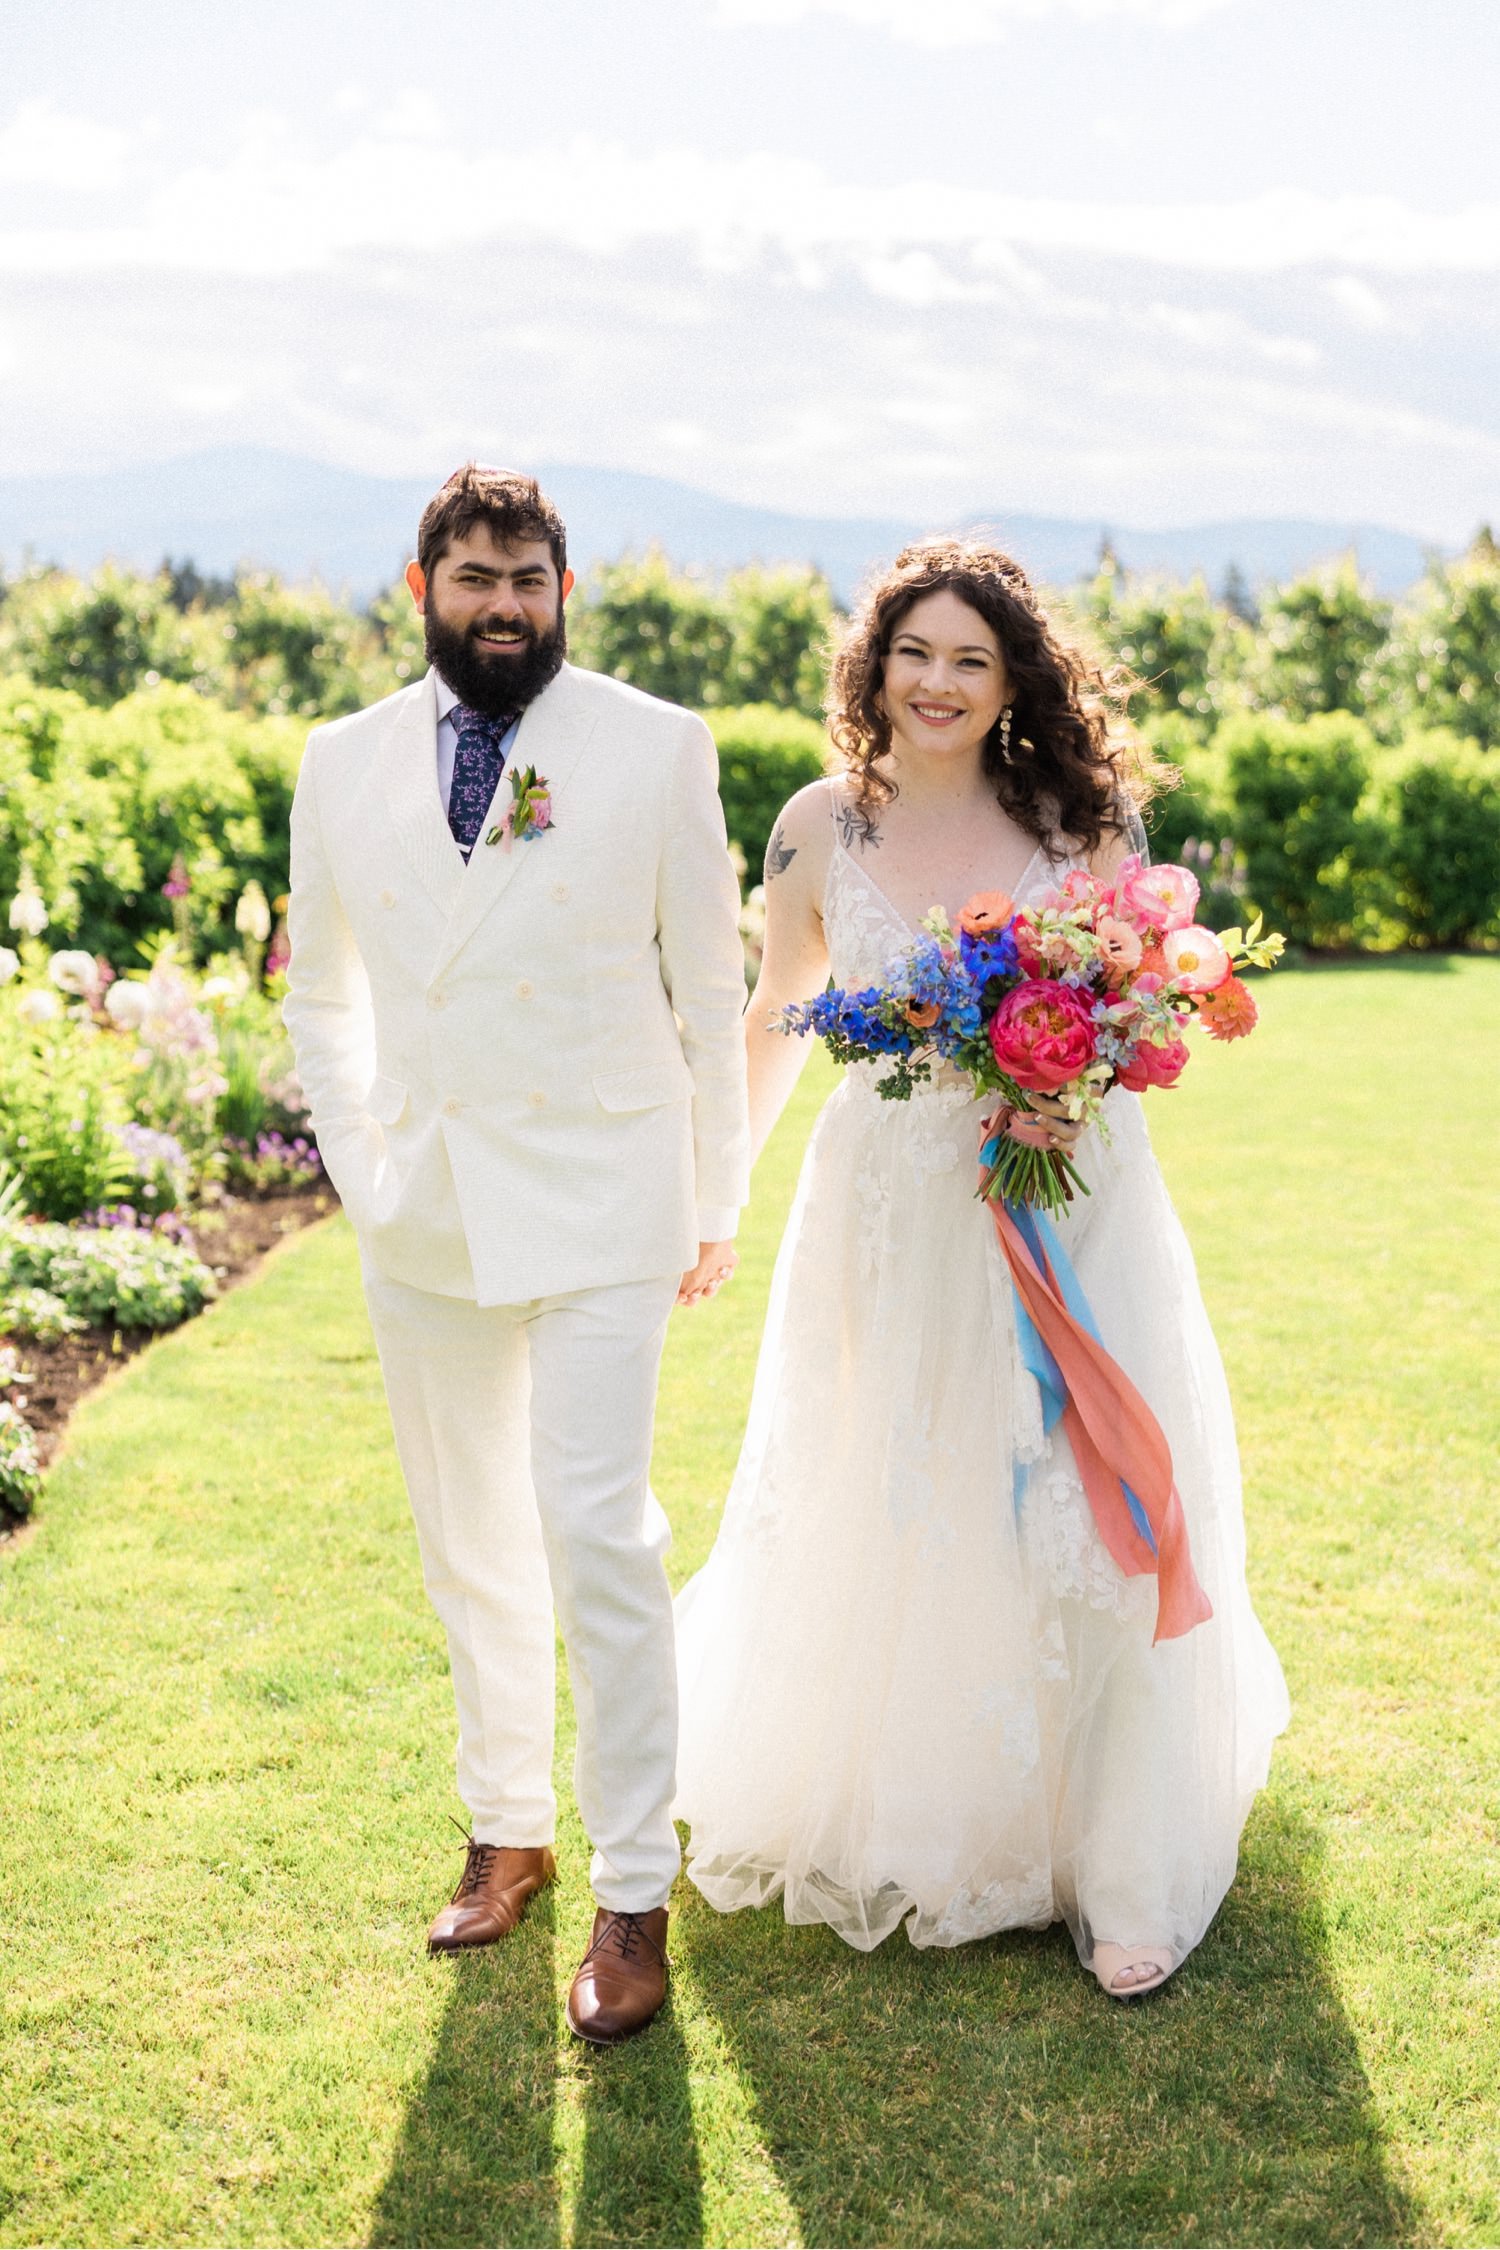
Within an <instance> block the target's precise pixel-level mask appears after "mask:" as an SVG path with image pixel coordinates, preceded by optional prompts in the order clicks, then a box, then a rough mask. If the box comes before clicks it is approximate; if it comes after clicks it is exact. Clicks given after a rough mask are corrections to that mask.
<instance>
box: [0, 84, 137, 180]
mask: <svg viewBox="0 0 1500 2250" xmlns="http://www.w3.org/2000/svg"><path fill="white" fill-rule="evenodd" d="M132 145H133V137H132V135H131V134H129V133H123V132H120V131H118V130H117V129H116V128H115V127H114V126H111V125H98V124H95V123H94V121H93V120H92V119H91V118H87V117H70V116H68V115H67V114H66V113H65V112H64V111H62V110H60V109H58V108H56V107H55V105H54V104H53V103H51V102H48V101H33V102H25V103H23V104H22V106H21V108H20V109H18V110H17V111H16V113H15V115H14V116H13V117H12V118H11V120H10V122H9V123H8V124H6V125H3V126H0V182H3V183H4V184H5V185H6V186H7V187H43V188H66V189H70V190H72V191H73V192H75V193H77V194H82V195H86V194H91V193H97V192H98V191H99V190H100V189H110V188H115V187H118V186H119V184H120V182H121V180H122V179H123V177H124V174H125V160H126V157H127V155H128V154H129V151H130V149H131V147H132Z"/></svg>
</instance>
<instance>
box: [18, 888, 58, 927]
mask: <svg viewBox="0 0 1500 2250" xmlns="http://www.w3.org/2000/svg"><path fill="white" fill-rule="evenodd" d="M51 919H52V917H51V915H50V914H49V913H48V912H47V909H46V907H45V905H44V904H43V902H42V894H41V892H40V891H39V890H38V889H37V888H36V885H35V884H34V883H28V882H25V881H23V882H22V884H21V888H20V889H19V890H18V891H17V893H16V895H15V897H14V898H13V899H12V900H11V902H10V926H11V928H12V929H13V930H19V931H20V933H21V935H22V936H23V937H40V936H41V934H42V932H43V930H45V928H46V927H47V924H48V923H49V922H50V921H51Z"/></svg>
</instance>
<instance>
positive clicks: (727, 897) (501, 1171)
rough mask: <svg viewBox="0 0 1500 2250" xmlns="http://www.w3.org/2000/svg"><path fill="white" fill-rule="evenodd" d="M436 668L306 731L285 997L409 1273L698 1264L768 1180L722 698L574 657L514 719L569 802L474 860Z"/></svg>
mask: <svg viewBox="0 0 1500 2250" xmlns="http://www.w3.org/2000/svg"><path fill="white" fill-rule="evenodd" d="M436 731H437V694H436V688H435V685H434V682H433V677H432V675H431V674H430V673H429V674H428V675H427V676H426V678H424V679H422V680H420V681H418V682H417V683H416V684H415V685H414V686H412V687H409V688H404V689H403V690H402V691H401V692H400V693H399V694H398V695H393V696H391V697H389V698H388V699H387V701H385V702H384V703H377V704H375V705H374V706H373V707H372V708H371V709H369V710H366V711H356V712H354V713H353V714H352V715H351V716H350V717H348V718H345V719H336V720H334V721H333V722H332V724H331V725H328V726H323V727H318V728H316V729H315V730H314V732H313V734H312V735H311V736H310V738H309V740H308V745H307V754H306V756H305V758H304V760H303V763H302V770H301V773H300V775H299V777H298V782H297V790H296V796H295V799H294V802H293V806H292V894H291V913H290V934H291V965H290V969H289V972H288V993H287V1000H286V1008H285V1015H286V1022H287V1027H288V1029H289V1030H290V1032H291V1035H292V1039H293V1042H294V1044H295V1047H296V1052H297V1068H298V1072H299V1074H300V1076H301V1079H302V1084H303V1088H304V1091H305V1093H306V1095H307V1099H308V1106H309V1109H310V1111H311V1116H312V1123H313V1127H314V1129H315V1131H316V1133H317V1136H318V1145H319V1147H320V1149H321V1150H322V1152H323V1160H324V1163H325V1165H326V1166H327V1169H328V1172H329V1175H330V1177H331V1178H332V1180H333V1183H334V1185H335V1187H336V1188H337V1189H338V1191H339V1194H340V1196H341V1197H342V1198H343V1201H344V1204H345V1208H346V1209H347V1211H348V1213H349V1215H350V1218H351V1219H352V1221H353V1223H354V1226H355V1229H356V1232H357V1233H358V1234H359V1236H360V1238H361V1244H362V1248H363V1249H364V1251H365V1254H366V1255H367V1256H368V1257H369V1258H370V1259H371V1260H372V1261H373V1263H374V1265H375V1266H376V1268H377V1269H378V1270H379V1271H381V1272H382V1273H385V1274H388V1275H389V1276H390V1277H391V1278H392V1279H394V1280H397V1281H404V1282H407V1283H410V1284H411V1285H413V1286H414V1287H417V1288H421V1289H429V1290H433V1291H436V1292H437V1293H438V1294H440V1295H445V1296H461V1297H469V1296H472V1297H474V1298H476V1299H477V1301H478V1302H479V1303H480V1304H483V1305H496V1304H522V1303H527V1302H529V1301H531V1300H533V1299H535V1298H538V1297H546V1296H554V1295H557V1294H560V1293H562V1292H563V1291H567V1290H575V1289H584V1288H590V1287H595V1286H598V1285H601V1284H606V1283H612V1282H620V1281H638V1280H645V1279H647V1278H648V1277H651V1276H655V1275H661V1274H667V1273H670V1272H673V1271H678V1270H685V1269H686V1268H687V1267H689V1266H690V1265H692V1264H693V1262H694V1260H695V1259H696V1257H697V1251H698V1243H699V1242H700V1240H701V1241H705V1242H713V1241H720V1240H723V1239H724V1238H726V1237H727V1236H729V1235H732V1234H733V1233H734V1231H735V1226H736V1222H737V1219H738V1213H739V1207H740V1205H741V1204H742V1203H743V1202H744V1200H745V1196H746V1193H747V1189H748V1176H749V1126H748V1120H747V1115H746V1104H745V1069H744V1054H743V1042H742V1036H741V1027H740V1015H741V1011H742V1009H743V1006H744V998H745V985H744V961H743V953H742V950H741V946H740V939H739V932H738V908H739V889H738V885H737V883H736V881H735V876H734V870H733V868H732V866H731V864H730V860H729V855H728V850H727V847H726V843H725V834H724V815H723V812H722V809H721V807H720V804H719V798H718V791H717V773H718V767H717V760H716V756H715V751H714V745H713V739H712V737H711V736H710V734H709V732H708V729H707V728H706V727H705V726H704V725H703V723H702V722H701V720H698V719H695V718H694V717H692V715H691V714H690V713H688V712H686V711H681V710H678V709H677V708H676V707H675V706H673V705H671V704H666V703H659V702H657V701H655V700H654V699H653V698H652V697H650V696H646V695H642V694H640V693H639V692H638V691H637V690H636V689H634V688H629V687H626V686H624V685H623V684H622V683H621V682H619V681H617V680H610V679H605V678H602V677H601V676H600V675H599V674H597V673H593V672H580V671H575V670H574V669H573V667H572V666H571V665H565V666H564V668H563V670H562V671H561V672H560V673H559V674H558V676H557V678H556V679H555V680H554V681H552V683H551V684H550V685H549V686H548V687H547V688H545V689H544V690H543V692H542V694H541V695H540V696H538V698H537V700H536V702H535V703H534V704H532V705H531V707H530V708H529V710H528V711H527V712H526V714H525V716H524V718H523V719H522V721H521V727H520V731H519V734H518V735H517V736H516V738H515V741H514V743H513V745H512V748H511V751H510V756H509V761H508V764H507V769H506V773H505V774H504V775H503V776H502V778H501V782H500V788H499V791H498V793H497V797H496V809H497V810H498V809H499V808H500V807H501V806H503V805H505V804H508V803H509V802H510V780H509V775H510V771H511V768H512V767H514V766H519V765H532V766H535V767H536V769H537V771H538V774H539V775H540V776H541V778H542V779H543V780H544V781H546V782H547V784H548V785H549V787H550V790H551V795H552V813H553V825H552V826H551V827H550V828H549V829H547V830H545V831H544V832H543V833H542V834H541V835H540V836H538V837H537V838H536V839H535V840H534V841H521V842H517V843H515V844H513V845H512V847H511V849H510V850H509V851H506V850H505V849H504V847H503V846H499V845H487V844H486V843H485V842H484V836H485V834H486V832H487V830H488V828H489V826H490V822H489V821H486V823H485V827H484V828H483V829H481V831H480V840H479V842H478V843H476V845H475V847H474V852H473V856H472V858H471V859H470V861H469V864H468V866H467V867H465V865H464V862H463V859H462V856H461V854H460V852H459V849H458V846H457V844H456V843H455V842H454V840H453V837H452V835H451V834H450V832H449V829H448V822H447V818H446V815H445V813H444V810H443V806H442V802H441V800H440V798H439V795H438V782H437V761H436Z"/></svg>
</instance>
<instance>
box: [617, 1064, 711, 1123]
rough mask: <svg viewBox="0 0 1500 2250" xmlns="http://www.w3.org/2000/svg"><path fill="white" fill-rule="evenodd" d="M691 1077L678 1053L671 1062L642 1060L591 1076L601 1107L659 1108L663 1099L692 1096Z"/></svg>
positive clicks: (689, 1098)
mask: <svg viewBox="0 0 1500 2250" xmlns="http://www.w3.org/2000/svg"><path fill="white" fill-rule="evenodd" d="M692 1092H693V1077H692V1072H691V1071H690V1070H689V1069H688V1066H687V1064H686V1063H685V1062H684V1061H683V1060H682V1058H681V1056H679V1057H678V1058H677V1060H676V1061H675V1062H660V1063H643V1064H641V1065H640V1067H639V1068H638V1069H636V1070H606V1071H602V1072H601V1073H600V1074H599V1076H598V1077H597V1078H596V1079H595V1080H594V1094H595V1098H596V1099H597V1101H598V1102H599V1105H600V1107H601V1108H603V1109H607V1110H609V1111H610V1112H611V1113H612V1114H614V1113H616V1112H619V1111H621V1110H631V1109H659V1108H660V1107H661V1106H662V1104H663V1103H664V1102H685V1101H690V1100H691V1099H692Z"/></svg>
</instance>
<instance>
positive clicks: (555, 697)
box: [433, 665, 595, 962]
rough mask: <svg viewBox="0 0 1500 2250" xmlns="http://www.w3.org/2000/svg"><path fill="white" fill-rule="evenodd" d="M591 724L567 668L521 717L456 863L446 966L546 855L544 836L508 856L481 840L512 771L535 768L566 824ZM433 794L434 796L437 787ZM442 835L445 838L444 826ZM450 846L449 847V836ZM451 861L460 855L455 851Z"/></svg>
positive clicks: (506, 793)
mask: <svg viewBox="0 0 1500 2250" xmlns="http://www.w3.org/2000/svg"><path fill="white" fill-rule="evenodd" d="M435 709H436V705H435V703H434V710H435ZM435 723H436V722H435V721H434V724H435ZM594 725H595V718H594V714H593V713H592V712H590V710H589V709H588V705H587V698H586V697H585V695H584V694H583V692H582V691H581V689H580V687H579V683H578V677H577V674H576V673H575V672H574V671H573V669H572V666H571V665H564V666H563V669H562V670H561V672H559V673H558V675H557V678H556V679H555V680H554V681H552V683H551V685H550V686H549V687H546V688H544V689H543V691H542V693H541V694H540V695H539V696H538V697H537V699H536V701H535V703H533V704H532V706H531V708H530V709H529V710H528V711H527V712H526V714H525V716H524V717H523V718H522V720H521V724H520V727H519V728H518V729H517V732H516V737H515V740H514V741H513V743H512V744H511V748H510V754H509V756H508V758H507V760H506V766H505V771H504V773H503V774H502V775H501V776H500V786H499V788H498V789H497V790H496V792H495V802H494V804H493V805H492V806H491V808H490V811H489V812H488V813H487V814H486V816H485V820H484V825H483V826H482V827H481V829H480V831H479V840H478V842H477V843H476V844H475V846H474V850H473V852H472V854H471V855H470V859H469V864H468V866H467V867H466V868H464V867H463V863H462V861H461V860H460V861H459V865H460V867H461V868H462V881H461V883H460V885H459V887H458V891H457V895H456V898H455V900H454V904H453V913H452V919H451V920H450V922H449V924H448V928H447V930H446V932H445V934H444V937H443V946H442V958H443V960H444V961H445V962H446V961H451V960H452V958H453V956H454V954H456V953H457V952H458V951H459V950H460V948H461V947H463V946H465V945H467V944H468V942H469V940H470V938H471V937H472V936H473V935H474V932H475V931H476V930H477V929H478V927H479V925H480V923H481V922H482V921H483V920H484V918H485V916H486V915H487V914H488V913H489V912H490V910H491V908H492V907H494V906H496V905H498V904H499V902H500V900H501V899H502V898H503V897H504V896H505V893H506V892H507V891H508V890H509V888H510V886H511V884H512V883H514V882H515V880H516V878H517V877H518V876H519V875H520V874H521V872H522V870H523V869H524V868H526V867H527V866H528V865H529V864H530V863H531V861H532V860H533V859H537V858H545V856H546V852H547V838H546V836H545V835H543V836H540V837H538V838H537V839H536V841H535V842H534V843H524V842H523V843H517V844H513V845H512V846H511V848H510V850H509V851H507V850H506V849H505V847H504V846H503V844H486V842H485V840H484V839H485V837H486V836H487V835H488V834H489V832H490V830H491V828H492V827H493V826H494V824H495V820H496V817H497V816H498V814H499V813H500V812H502V811H503V810H504V808H505V806H506V805H507V804H508V803H509V802H510V797H511V787H510V776H511V774H512V772H513V771H514V770H515V769H516V768H517V767H518V766H535V767H536V770H537V773H538V774H539V775H540V777H541V778H542V780H543V781H545V782H546V783H547V785H548V788H549V789H550V791H551V794H552V801H553V807H554V814H555V817H556V819H557V822H558V824H559V826H561V825H562V824H563V823H564V822H565V821H566V819H567V795H566V787H565V785H566V783H567V780H568V777H569V776H570V774H571V773H572V771H573V768H574V767H575V766H576V765H577V763H578V761H579V759H580V758H581V757H582V755H583V752H584V746H585V745H586V743H587V742H588V739H589V736H590V735H591V734H592V733H593V731H594ZM433 794H434V796H436V794H437V792H436V788H434V791H433ZM444 833H445V834H446V833H447V827H446V823H445V824H444ZM449 842H450V844H451V843H452V838H451V837H450V838H449ZM454 856H455V858H457V856H458V854H457V849H456V847H455V849H454Z"/></svg>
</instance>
